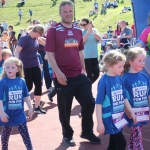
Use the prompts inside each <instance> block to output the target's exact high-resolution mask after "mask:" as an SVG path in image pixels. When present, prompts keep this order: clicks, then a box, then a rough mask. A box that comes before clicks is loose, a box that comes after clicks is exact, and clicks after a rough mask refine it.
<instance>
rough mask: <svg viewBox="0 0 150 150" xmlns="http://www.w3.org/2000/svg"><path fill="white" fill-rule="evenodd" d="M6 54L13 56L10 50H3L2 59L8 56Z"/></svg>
mask: <svg viewBox="0 0 150 150" xmlns="http://www.w3.org/2000/svg"><path fill="white" fill-rule="evenodd" d="M6 54H11V55H12V52H11V50H10V49H9V48H7V49H3V50H2V58H4V57H5V56H6Z"/></svg>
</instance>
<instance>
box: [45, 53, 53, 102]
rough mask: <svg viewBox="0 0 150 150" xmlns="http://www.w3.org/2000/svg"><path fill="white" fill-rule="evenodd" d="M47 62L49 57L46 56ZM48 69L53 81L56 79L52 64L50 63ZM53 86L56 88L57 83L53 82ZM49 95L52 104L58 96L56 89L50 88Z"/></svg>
mask: <svg viewBox="0 0 150 150" xmlns="http://www.w3.org/2000/svg"><path fill="white" fill-rule="evenodd" d="M45 60H48V58H47V55H45ZM48 69H49V75H50V78H51V79H53V78H54V72H53V69H52V68H51V66H50V64H49V63H48ZM53 84H54V86H55V82H54V80H53ZM49 91H50V92H49V93H48V98H49V100H50V101H51V102H53V97H54V96H55V95H56V89H55V87H52V86H51V87H50V88H49Z"/></svg>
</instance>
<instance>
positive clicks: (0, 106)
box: [0, 100, 9, 122]
mask: <svg viewBox="0 0 150 150" xmlns="http://www.w3.org/2000/svg"><path fill="white" fill-rule="evenodd" d="M0 118H1V120H2V122H8V118H9V117H8V115H7V114H6V113H5V112H4V109H3V101H2V100H0Z"/></svg>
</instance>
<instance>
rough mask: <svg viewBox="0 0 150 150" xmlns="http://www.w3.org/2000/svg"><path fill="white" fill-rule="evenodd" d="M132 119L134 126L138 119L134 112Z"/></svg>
mask: <svg viewBox="0 0 150 150" xmlns="http://www.w3.org/2000/svg"><path fill="white" fill-rule="evenodd" d="M131 119H133V121H134V124H136V123H137V118H136V115H135V113H134V112H132V113H131Z"/></svg>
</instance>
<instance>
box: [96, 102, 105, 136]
mask: <svg viewBox="0 0 150 150" xmlns="http://www.w3.org/2000/svg"><path fill="white" fill-rule="evenodd" d="M96 118H97V132H98V133H99V134H104V132H105V127H104V124H103V121H102V105H100V104H96Z"/></svg>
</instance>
